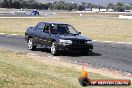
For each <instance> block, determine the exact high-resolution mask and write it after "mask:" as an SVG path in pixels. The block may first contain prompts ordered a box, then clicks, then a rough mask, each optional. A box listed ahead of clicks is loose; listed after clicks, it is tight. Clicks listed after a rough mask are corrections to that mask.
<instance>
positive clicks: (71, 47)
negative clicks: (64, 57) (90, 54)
mask: <svg viewBox="0 0 132 88" xmlns="http://www.w3.org/2000/svg"><path fill="white" fill-rule="evenodd" d="M92 49H93V44H80V45H79V44H76V45H73V44H71V45H63V44H59V45H58V50H62V51H89V50H92Z"/></svg>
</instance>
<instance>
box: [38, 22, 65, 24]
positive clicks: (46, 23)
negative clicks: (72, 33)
mask: <svg viewBox="0 0 132 88" xmlns="http://www.w3.org/2000/svg"><path fill="white" fill-rule="evenodd" d="M39 23H46V24H66V23H61V22H39Z"/></svg>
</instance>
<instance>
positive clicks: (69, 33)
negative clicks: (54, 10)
mask: <svg viewBox="0 0 132 88" xmlns="http://www.w3.org/2000/svg"><path fill="white" fill-rule="evenodd" d="M25 39H26V41H27V43H28V48H29V50H35V49H36V47H37V46H42V47H46V48H48V49H50V50H51V53H52V54H53V55H57V54H58V53H59V51H79V52H83V53H88V51H92V49H93V43H92V40H91V39H89V38H86V37H84V36H82V35H81V33H80V32H77V31H76V30H75V28H74V27H73V26H71V25H69V24H64V23H53V22H39V23H38V24H37V25H36V26H35V27H29V28H27V30H26V33H25Z"/></svg>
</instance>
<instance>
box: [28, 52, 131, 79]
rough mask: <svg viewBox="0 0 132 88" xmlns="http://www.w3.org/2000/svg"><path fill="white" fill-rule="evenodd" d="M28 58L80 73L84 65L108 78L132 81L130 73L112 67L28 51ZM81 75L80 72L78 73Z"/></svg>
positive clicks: (89, 70) (88, 69)
mask: <svg viewBox="0 0 132 88" xmlns="http://www.w3.org/2000/svg"><path fill="white" fill-rule="evenodd" d="M27 57H28V58H33V59H35V60H37V61H40V62H42V63H46V64H49V65H52V66H60V67H67V68H71V67H72V68H75V69H78V70H79V71H80V73H81V69H82V67H84V68H85V69H86V70H87V71H88V72H92V73H98V74H100V75H103V76H106V77H109V78H114V79H130V80H131V81H132V76H131V75H132V74H123V73H120V72H119V71H114V70H112V69H108V68H98V69H97V68H92V67H90V66H88V65H87V66H86V65H85V64H84V65H78V64H73V63H71V62H68V61H64V60H62V59H61V58H59V57H53V56H48V57H45V56H42V55H37V54H32V53H28V54H27ZM80 75H81V74H80Z"/></svg>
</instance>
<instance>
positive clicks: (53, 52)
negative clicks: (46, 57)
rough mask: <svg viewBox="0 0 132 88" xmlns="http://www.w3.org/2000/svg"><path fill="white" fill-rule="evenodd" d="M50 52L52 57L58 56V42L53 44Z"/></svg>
mask: <svg viewBox="0 0 132 88" xmlns="http://www.w3.org/2000/svg"><path fill="white" fill-rule="evenodd" d="M50 50H51V54H52V55H54V56H56V55H57V54H58V50H57V45H56V42H52V45H51V49H50Z"/></svg>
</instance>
